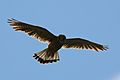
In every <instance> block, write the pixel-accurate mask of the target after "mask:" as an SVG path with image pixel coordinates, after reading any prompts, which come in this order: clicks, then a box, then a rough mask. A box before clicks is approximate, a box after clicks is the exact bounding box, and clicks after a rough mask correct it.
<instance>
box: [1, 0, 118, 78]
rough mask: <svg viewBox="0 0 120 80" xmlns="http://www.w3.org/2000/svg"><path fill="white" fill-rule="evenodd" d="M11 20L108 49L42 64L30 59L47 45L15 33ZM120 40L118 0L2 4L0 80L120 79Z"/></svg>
mask: <svg viewBox="0 0 120 80" xmlns="http://www.w3.org/2000/svg"><path fill="white" fill-rule="evenodd" d="M8 18H15V19H17V20H20V21H24V22H27V23H31V24H35V25H41V26H43V27H44V28H47V29H48V30H49V31H51V32H52V33H54V34H55V35H59V34H65V35H66V37H67V38H69V37H80V38H84V39H88V40H91V41H95V42H98V43H101V44H104V45H108V46H109V48H110V49H109V50H108V51H104V52H99V53H97V52H95V51H90V50H76V49H61V50H59V54H60V61H59V62H57V63H53V64H48V65H43V64H39V63H38V62H36V60H34V59H33V58H32V56H33V54H34V53H35V52H38V51H41V50H43V49H44V48H46V47H47V44H43V43H39V42H38V41H37V40H35V39H32V38H31V37H28V36H26V34H24V33H21V32H15V31H14V30H13V29H12V28H11V27H10V26H9V24H8V23H7V19H8ZM119 35H120V0H0V55H1V56H0V80H120V46H119V45H120V36H119Z"/></svg>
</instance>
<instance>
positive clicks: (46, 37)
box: [8, 18, 56, 42]
mask: <svg viewBox="0 0 120 80" xmlns="http://www.w3.org/2000/svg"><path fill="white" fill-rule="evenodd" d="M8 23H10V25H11V26H12V27H13V29H15V31H24V32H25V33H27V34H28V35H29V36H32V37H34V38H37V39H38V40H40V41H44V42H51V41H52V40H53V39H55V38H56V36H55V35H54V34H52V33H51V32H49V31H48V30H47V29H45V28H42V27H40V26H34V25H31V24H27V23H24V22H21V21H18V20H15V19H13V18H12V19H8Z"/></svg>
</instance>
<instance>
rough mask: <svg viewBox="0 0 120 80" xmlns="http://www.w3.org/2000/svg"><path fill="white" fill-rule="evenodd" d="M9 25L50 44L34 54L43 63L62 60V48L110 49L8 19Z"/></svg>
mask: <svg viewBox="0 0 120 80" xmlns="http://www.w3.org/2000/svg"><path fill="white" fill-rule="evenodd" d="M8 23H10V26H12V27H13V29H15V31H23V32H25V33H27V34H28V35H29V36H32V37H34V38H36V39H38V40H39V41H44V42H48V47H47V48H46V49H44V50H42V51H40V52H37V53H35V54H34V56H33V57H34V58H35V59H36V60H37V61H38V62H40V63H42V64H47V63H52V62H57V61H59V60H60V58H59V54H58V50H59V49H61V48H63V47H64V48H78V49H90V50H95V51H97V52H98V51H104V50H107V49H108V48H107V47H106V46H104V45H101V44H98V43H95V42H91V41H89V40H85V39H81V38H70V39H66V36H65V35H63V34H60V35H59V36H56V35H54V34H52V33H51V32H49V31H48V30H47V29H45V28H43V27H41V26H35V25H31V24H27V23H24V22H21V21H18V20H15V19H13V18H11V19H8Z"/></svg>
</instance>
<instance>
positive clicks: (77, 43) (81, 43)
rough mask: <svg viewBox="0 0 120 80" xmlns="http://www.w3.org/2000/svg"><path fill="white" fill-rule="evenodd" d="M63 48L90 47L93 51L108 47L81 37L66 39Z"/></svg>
mask: <svg viewBox="0 0 120 80" xmlns="http://www.w3.org/2000/svg"><path fill="white" fill-rule="evenodd" d="M63 48H80V49H91V50H95V51H103V50H107V49H108V48H107V47H106V46H104V45H101V44H97V43H94V42H91V41H88V40H85V39H81V38H72V39H66V40H65V43H64V45H63Z"/></svg>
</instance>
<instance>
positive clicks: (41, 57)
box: [33, 48, 59, 64]
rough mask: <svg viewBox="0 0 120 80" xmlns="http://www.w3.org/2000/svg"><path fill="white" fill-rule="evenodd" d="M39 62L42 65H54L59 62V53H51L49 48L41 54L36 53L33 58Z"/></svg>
mask: <svg viewBox="0 0 120 80" xmlns="http://www.w3.org/2000/svg"><path fill="white" fill-rule="evenodd" d="M33 57H34V58H35V59H36V60H37V61H38V62H40V63H42V64H47V63H52V62H57V61H59V55H58V52H56V53H49V52H48V51H47V48H46V49H44V50H42V51H41V52H38V53H35V54H34V56H33Z"/></svg>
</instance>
